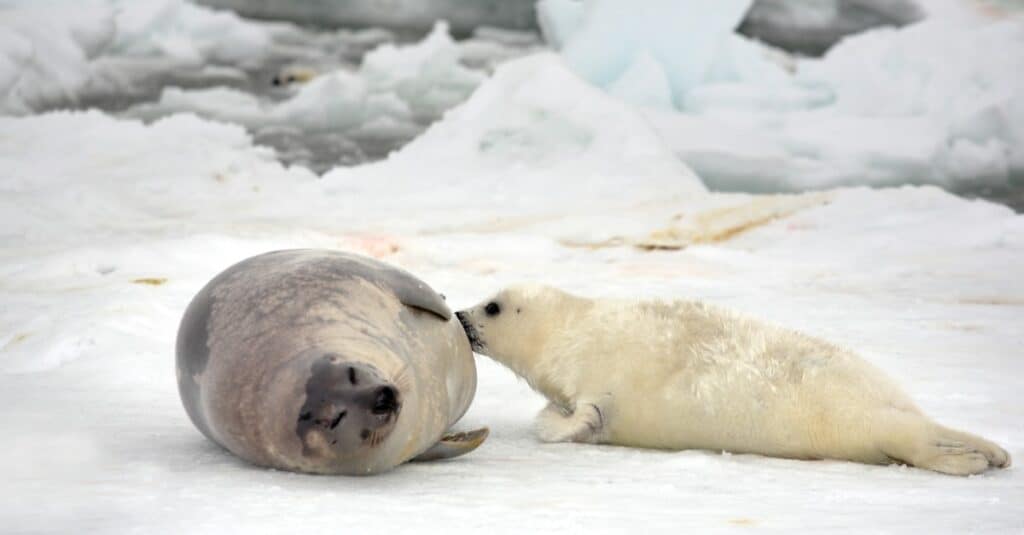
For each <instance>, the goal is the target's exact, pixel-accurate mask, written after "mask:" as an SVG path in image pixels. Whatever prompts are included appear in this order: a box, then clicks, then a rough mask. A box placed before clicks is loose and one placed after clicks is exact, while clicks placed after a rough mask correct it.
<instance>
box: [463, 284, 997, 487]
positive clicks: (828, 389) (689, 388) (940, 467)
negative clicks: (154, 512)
mask: <svg viewBox="0 0 1024 535" xmlns="http://www.w3.org/2000/svg"><path fill="white" fill-rule="evenodd" d="M492 302H493V303H496V304H497V305H498V306H499V307H500V309H501V311H500V312H499V313H498V314H496V315H488V314H487V313H486V306H487V305H488V303H492ZM492 311H493V307H492ZM460 314H461V315H462V317H463V321H464V323H465V324H468V325H470V328H468V329H467V330H468V331H469V332H470V335H471V338H474V337H475V338H476V341H477V343H478V346H477V347H476V350H477V351H478V352H480V353H483V354H485V355H487V356H490V357H491V358H493V359H495V360H497V361H498V362H500V363H502V364H504V365H506V366H508V367H509V368H511V369H512V370H513V371H514V372H515V373H517V374H518V375H520V376H522V377H523V378H525V379H526V380H527V381H528V382H529V383H530V386H532V387H533V388H534V389H535V390H537V391H538V392H540V393H541V394H543V395H544V396H545V397H546V398H547V399H548V400H549V401H550V402H551V403H550V404H549V406H548V407H547V408H546V409H544V410H543V411H542V412H541V413H540V415H539V416H538V419H537V431H538V434H539V436H540V438H541V439H542V440H545V441H552V442H554V441H576V442H603V443H611V444H620V445H623V446H637V447H647V448H663V449H690V448H699V449H709V450H726V451H732V452H737V453H760V454H764V455H773V456H779V457H790V458H798V459H822V458H831V459H848V460H851V461H857V462H863V463H876V464H880V463H891V462H904V463H907V464H911V465H914V466H918V467H921V468H926V469H930V470H935V471H938V472H943V473H948V474H957V475H967V474H974V473H978V472H982V471H984V470H985V469H987V468H988V467H989V466H995V467H1005V466H1008V465H1009V464H1010V458H1009V456H1008V455H1007V453H1006V452H1005V451H1004V450H1003V449H1002V448H1000V447H999V446H997V445H995V444H993V443H992V442H989V441H987V440H985V439H982V438H980V437H977V436H974V435H970V434H968V433H964V432H960V431H955V430H952V429H948V428H945V427H942V426H940V425H938V424H936V423H934V422H933V421H931V420H930V419H929V418H928V417H927V416H925V415H924V414H923V413H922V412H921V411H920V409H918V408H917V407H916V406H915V405H914V403H913V402H912V401H911V400H910V399H909V398H908V397H907V396H906V395H905V394H904V393H903V392H902V391H901V390H900V389H899V387H897V386H896V385H895V384H894V383H893V382H892V381H891V380H889V379H888V378H887V377H886V376H885V375H884V374H883V373H882V372H881V371H879V370H878V369H877V368H875V367H874V366H872V365H871V364H869V363H867V362H866V361H864V360H862V359H860V358H859V357H857V356H856V355H854V354H853V353H851V352H849V351H846V350H843V349H841V348H839V347H836V346H834V345H832V344H829V343H827V342H824V341H822V340H817V339H815V338H811V337H809V336H805V335H803V334H800V333H797V332H793V331H789V330H786V329H782V328H778V327H774V326H770V325H766V324H763V323H760V322H757V321H755V320H752V319H749V318H745V317H741V316H739V315H736V314H733V313H730V312H727V311H724V310H720V309H718V308H715V307H712V306H708V305H706V304H703V303H698V302H685V301H677V302H671V303H662V302H640V303H638V302H626V301H616V300H594V299H585V298H582V297H577V296H573V295H570V294H567V293H565V292H562V291H560V290H557V289H554V288H549V287H541V286H521V287H513V288H509V289H506V290H504V291H502V292H500V293H498V294H497V295H496V296H494V297H493V298H491V299H488V300H486V301H484V302H483V303H481V304H480V305H478V306H476V307H473V308H470V309H467V310H465V311H462V312H461V313H460ZM474 331H475V332H474Z"/></svg>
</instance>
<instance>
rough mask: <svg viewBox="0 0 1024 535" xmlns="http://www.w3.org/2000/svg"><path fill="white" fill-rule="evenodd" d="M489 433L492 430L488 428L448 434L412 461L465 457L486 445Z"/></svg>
mask: <svg viewBox="0 0 1024 535" xmlns="http://www.w3.org/2000/svg"><path fill="white" fill-rule="evenodd" d="M489 433H490V430H489V429H487V428H486V427H481V428H480V429H474V430H472V431H465V432H461V433H448V434H446V435H445V436H443V437H441V440H438V441H437V444H434V445H433V446H431V447H430V449H428V450H427V451H425V452H423V453H421V454H419V455H418V456H416V457H415V458H413V459H412V460H413V462H422V461H436V460H438V459H451V458H452V457H458V456H460V455H465V454H467V453H469V452H471V451H473V450H475V449H477V448H478V447H480V444H483V443H484V440H486V439H487V435H488V434H489Z"/></svg>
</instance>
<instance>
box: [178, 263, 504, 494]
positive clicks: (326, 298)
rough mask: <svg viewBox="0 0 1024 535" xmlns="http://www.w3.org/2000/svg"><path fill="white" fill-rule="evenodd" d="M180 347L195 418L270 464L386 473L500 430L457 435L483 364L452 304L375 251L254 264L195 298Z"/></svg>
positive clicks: (217, 437) (214, 436)
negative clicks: (379, 258)
mask: <svg viewBox="0 0 1024 535" xmlns="http://www.w3.org/2000/svg"><path fill="white" fill-rule="evenodd" d="M176 353H177V375H178V388H179V392H180V394H181V400H182V403H183V404H184V406H185V410H186V412H187V413H188V415H189V418H190V419H191V420H192V422H193V423H194V424H195V426H196V427H197V428H198V429H199V431H201V432H202V433H203V434H204V435H206V437H207V438H209V439H210V440H212V441H213V442H215V443H217V444H219V445H221V446H223V447H224V448H226V449H227V450H229V451H230V452H232V453H234V454H235V455H237V456H238V457H241V458H242V459H245V460H247V461H249V462H252V463H254V464H257V465H261V466H266V467H272V468H278V469H283V470H292V471H299V472H309V473H319V474H349V475H362V474H374V473H379V472H383V471H386V470H389V469H391V468H393V467H395V466H397V465H399V464H401V463H403V462H405V461H409V460H432V459H441V458H448V457H455V456H458V455H461V454H463V453H466V452H468V451H471V450H473V449H475V448H476V447H477V446H479V445H480V443H482V442H483V440H484V439H485V438H486V435H487V429H486V428H482V429H478V430H476V431H472V432H468V433H455V434H448V435H445V432H446V431H447V430H448V429H449V428H450V427H451V426H452V424H454V423H455V422H456V421H457V420H458V419H459V418H461V417H462V415H463V414H464V413H465V412H466V410H467V409H468V408H469V404H470V402H471V401H472V399H473V394H474V392H475V390H476V368H475V365H474V362H473V353H472V351H471V350H470V347H469V342H468V340H467V338H466V335H465V333H464V331H463V330H462V328H461V326H460V325H459V323H458V321H457V320H456V318H455V317H454V315H453V314H452V312H451V311H450V310H449V308H448V306H447V305H446V304H445V301H444V298H443V297H442V296H441V295H439V294H437V293H436V292H434V291H433V290H432V289H430V288H429V287H428V286H427V285H426V284H424V283H423V282H422V281H420V280H418V279H417V278H415V277H413V276H412V275H410V274H409V273H407V272H405V271H402V270H400V269H397V268H395V267H392V266H389V265H387V264H385V263H383V262H379V261H376V260H372V259H369V258H364V257H360V256H357V255H353V254H347V253H342V252H335V251H324V250H287V251H276V252H272V253H266V254H263V255H259V256H255V257H252V258H249V259H247V260H243V261H242V262H240V263H238V264H235V265H234V266H231V267H230V268H228V269H227V270H225V271H224V272H222V273H221V274H219V275H217V276H216V277H215V278H214V279H213V280H211V281H210V282H209V283H208V284H207V285H206V286H205V287H204V288H203V289H202V290H201V291H200V292H199V293H198V294H197V295H196V296H195V298H194V299H193V300H192V302H191V303H190V304H189V306H188V308H187V309H186V311H185V314H184V317H183V318H182V321H181V326H180V328H179V330H178V339H177V348H176Z"/></svg>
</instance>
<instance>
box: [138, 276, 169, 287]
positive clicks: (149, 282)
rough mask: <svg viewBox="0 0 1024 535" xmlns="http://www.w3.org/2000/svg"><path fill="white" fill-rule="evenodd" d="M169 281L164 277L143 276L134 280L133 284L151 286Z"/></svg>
mask: <svg viewBox="0 0 1024 535" xmlns="http://www.w3.org/2000/svg"><path fill="white" fill-rule="evenodd" d="M165 282H167V279H165V278H162V277H143V278H141V279H134V280H132V284H147V285H149V286H160V285H161V284H164V283H165Z"/></svg>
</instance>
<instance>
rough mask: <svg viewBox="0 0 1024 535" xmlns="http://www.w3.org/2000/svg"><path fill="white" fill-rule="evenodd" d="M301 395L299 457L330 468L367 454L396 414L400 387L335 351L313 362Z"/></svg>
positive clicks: (374, 369)
mask: <svg viewBox="0 0 1024 535" xmlns="http://www.w3.org/2000/svg"><path fill="white" fill-rule="evenodd" d="M305 394H306V396H305V402H304V403H303V405H302V407H301V408H300V409H299V413H298V415H297V417H296V420H295V433H296V434H297V435H298V437H299V439H300V440H301V441H302V454H303V456H304V457H307V458H310V459H312V460H324V461H328V462H329V463H330V464H335V465H338V464H341V465H343V464H346V461H348V460H356V459H357V458H358V457H360V456H365V455H367V454H370V455H372V454H373V450H375V449H376V448H378V447H380V446H381V444H382V443H383V442H384V441H385V440H386V439H387V438H388V436H389V435H390V434H391V432H392V431H393V430H394V429H395V425H396V423H397V422H398V417H399V415H400V414H401V411H402V402H403V400H402V395H401V386H400V385H397V384H395V383H393V382H391V381H389V380H388V379H387V378H385V376H384V374H383V373H381V371H380V370H379V369H378V368H377V367H376V366H373V365H372V364H368V363H363V362H357V361H348V360H346V359H345V358H344V357H342V356H341V355H339V354H336V353H325V354H324V355H322V356H321V357H319V358H318V359H316V360H314V361H313V364H312V366H311V369H310V370H309V375H308V379H307V380H306V383H305Z"/></svg>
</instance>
